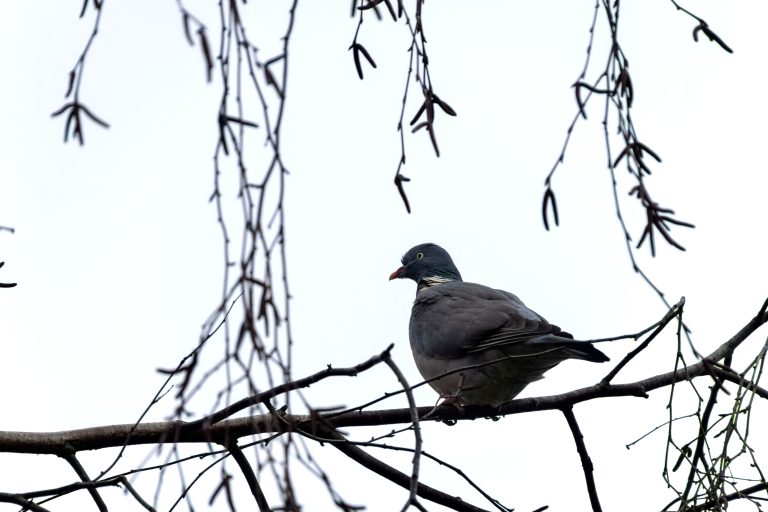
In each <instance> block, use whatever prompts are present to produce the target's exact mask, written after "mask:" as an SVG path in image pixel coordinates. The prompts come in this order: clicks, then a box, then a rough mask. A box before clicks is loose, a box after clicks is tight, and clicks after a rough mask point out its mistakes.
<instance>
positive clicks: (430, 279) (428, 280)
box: [416, 276, 456, 292]
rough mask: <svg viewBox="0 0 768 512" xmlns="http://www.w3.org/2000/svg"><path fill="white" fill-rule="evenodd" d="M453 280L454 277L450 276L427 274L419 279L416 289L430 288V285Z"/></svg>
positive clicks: (418, 290)
mask: <svg viewBox="0 0 768 512" xmlns="http://www.w3.org/2000/svg"><path fill="white" fill-rule="evenodd" d="M453 281H456V279H454V278H452V277H446V276H427V277H425V278H424V279H422V280H421V281H419V286H418V287H417V289H416V291H417V292H420V291H421V290H424V289H426V288H430V287H432V286H435V285H438V284H443V283H451V282H453Z"/></svg>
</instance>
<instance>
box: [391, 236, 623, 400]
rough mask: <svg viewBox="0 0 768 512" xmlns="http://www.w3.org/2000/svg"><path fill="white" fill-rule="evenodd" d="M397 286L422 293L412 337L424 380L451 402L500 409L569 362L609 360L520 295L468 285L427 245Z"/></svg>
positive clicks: (406, 264) (399, 274) (401, 272)
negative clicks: (412, 285)
mask: <svg viewBox="0 0 768 512" xmlns="http://www.w3.org/2000/svg"><path fill="white" fill-rule="evenodd" d="M402 264H403V266H402V267H400V268H398V269H397V270H395V271H394V272H393V273H392V275H390V276H389V279H390V280H392V279H398V278H408V279H413V280H414V281H415V282H416V284H417V285H418V286H417V289H416V300H415V301H414V302H413V309H412V311H411V322H410V327H409V335H410V339H411V350H412V351H413V358H414V360H415V361H416V366H417V367H418V369H419V372H421V375H422V376H423V377H424V379H426V380H429V379H433V378H435V377H437V376H439V375H442V374H444V373H446V372H453V373H451V374H450V375H447V376H445V377H443V378H440V379H436V380H432V381H430V382H429V384H430V385H431V386H432V387H433V388H434V389H435V391H437V392H438V393H440V395H441V396H443V397H444V398H446V399H448V400H449V401H450V402H451V403H454V404H456V405H458V406H461V405H489V406H499V405H501V404H504V403H506V402H509V401H510V400H512V399H513V398H515V396H517V394H518V393H520V392H521V391H522V390H523V388H525V386H527V385H528V384H530V383H531V382H533V381H535V380H539V379H541V378H542V377H543V374H544V372H546V371H547V370H549V369H550V368H553V367H554V366H556V365H557V364H558V363H560V362H561V361H564V360H565V359H569V358H572V359H584V360H586V361H592V362H595V363H602V362H604V361H608V357H607V356H606V355H605V354H603V353H602V352H600V351H599V350H598V349H596V348H595V347H593V346H592V345H591V344H590V343H588V342H584V341H575V340H574V339H573V336H571V335H570V334H569V333H567V332H565V331H562V330H560V328H559V327H557V326H556V325H552V324H550V323H549V322H547V321H546V320H545V319H544V318H543V317H542V316H541V315H539V314H538V313H536V312H534V311H533V310H531V309H528V308H527V307H526V306H525V304H523V302H522V301H521V300H520V299H518V298H517V296H515V295H513V294H511V293H509V292H505V291H504V290H496V289H493V288H489V287H487V286H483V285H481V284H475V283H467V282H464V281H462V279H461V274H459V270H458V269H457V268H456V265H454V264H453V260H452V259H451V256H450V255H449V254H448V252H447V251H446V250H445V249H443V248H442V247H440V246H438V245H435V244H430V243H427V244H421V245H417V246H416V247H414V248H412V249H411V250H409V251H408V252H407V253H405V256H403V258H402Z"/></svg>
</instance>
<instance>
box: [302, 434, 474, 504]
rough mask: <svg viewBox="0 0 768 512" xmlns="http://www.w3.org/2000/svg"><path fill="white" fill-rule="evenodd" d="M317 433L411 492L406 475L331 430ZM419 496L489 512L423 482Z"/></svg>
mask: <svg viewBox="0 0 768 512" xmlns="http://www.w3.org/2000/svg"><path fill="white" fill-rule="evenodd" d="M317 431H318V434H320V435H321V436H322V437H325V438H327V439H328V440H329V442H331V440H333V442H331V444H332V445H333V447H334V448H336V449H337V450H339V451H340V452H341V453H343V454H344V455H346V456H347V457H349V458H350V459H352V460H354V461H355V462H357V463H359V464H360V465H362V466H364V467H366V468H368V469H370V470H371V471H373V472H374V473H376V474H378V475H381V476H383V477H384V478H386V479H387V480H389V481H391V482H394V483H396V484H397V485H399V486H400V487H403V488H405V489H409V490H410V488H411V478H410V477H409V476H408V475H406V474H405V473H403V472H401V471H398V470H397V469H395V468H393V467H392V466H390V465H389V464H385V463H384V462H382V461H380V460H379V459H377V458H376V457H372V456H371V455H368V454H367V453H366V452H365V451H364V450H363V449H362V448H360V447H358V446H355V445H354V444H352V443H349V442H348V441H347V439H346V438H344V436H342V435H341V434H339V433H338V432H336V431H335V430H332V429H331V428H328V427H325V426H320V427H319V428H318V429H317ZM417 494H418V495H419V496H421V497H422V498H424V499H427V500H429V501H432V502H435V503H437V504H439V505H443V506H444V507H448V508H450V509H452V510H458V511H461V512H487V511H486V510H485V509H482V508H479V507H476V506H474V505H471V504H469V503H467V502H465V501H463V500H462V499H461V498H459V497H458V496H451V495H449V494H446V493H444V492H442V491H438V490H437V489H435V488H433V487H430V486H428V485H425V484H423V483H421V482H419V485H418V490H417Z"/></svg>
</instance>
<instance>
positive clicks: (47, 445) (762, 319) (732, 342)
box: [0, 307, 768, 455]
mask: <svg viewBox="0 0 768 512" xmlns="http://www.w3.org/2000/svg"><path fill="white" fill-rule="evenodd" d="M766 322H768V314H767V313H766V311H765V307H763V308H762V309H761V311H760V314H759V315H758V316H756V317H755V318H753V319H752V320H750V321H749V323H747V324H746V325H745V326H744V327H743V328H742V329H741V330H740V331H739V332H737V333H736V334H735V335H734V336H733V337H732V338H731V339H729V340H728V341H726V342H725V343H723V344H722V345H720V346H719V347H718V348H717V349H716V350H714V351H713V352H712V353H711V354H709V355H708V356H707V357H706V360H707V361H709V362H710V363H711V362H714V361H719V360H721V359H723V358H724V357H726V356H727V355H729V354H731V353H733V351H734V350H735V349H736V348H737V347H738V346H739V345H740V344H741V343H742V342H743V341H744V340H745V339H746V338H747V337H748V336H749V335H750V334H752V333H753V332H754V331H755V330H756V329H757V328H758V327H760V326H761V325H763V324H764V323H766ZM710 368H711V364H710ZM701 375H710V373H709V370H707V363H705V362H704V360H702V361H699V362H697V363H694V364H691V365H689V366H686V367H685V368H680V369H678V370H677V371H672V372H668V373H662V374H659V375H655V376H653V377H649V378H647V379H642V380H639V381H636V382H632V383H627V384H607V385H602V384H595V385H593V386H589V387H586V388H581V389H577V390H574V391H570V392H567V393H563V394H560V395H551V396H544V397H533V398H522V399H518V400H513V401H511V402H509V403H508V404H505V405H503V406H502V407H500V408H498V409H497V408H492V407H470V406H467V407H465V408H464V411H463V412H461V411H459V410H458V409H456V408H454V407H450V406H441V407H438V408H436V409H435V408H433V407H419V408H418V409H417V410H418V413H419V416H420V417H421V418H423V417H424V416H425V415H426V414H427V413H429V412H430V411H434V412H432V414H431V415H430V416H429V420H430V421H445V420H467V419H476V418H484V417H488V416H498V415H507V414H519V413H523V412H530V411H544V410H554V409H563V408H564V407H569V406H572V405H574V404H577V403H580V402H586V401H588V400H594V399H596V398H604V397H618V396H638V397H645V396H647V394H648V392H650V391H653V390H655V389H659V388H663V387H666V386H669V385H671V384H673V383H676V382H681V381H684V380H689V379H693V378H695V377H699V376H701ZM286 417H288V418H289V420H288V423H291V424H297V425H304V427H302V428H305V429H307V430H310V431H311V429H312V424H313V421H316V420H317V417H318V415H317V414H314V415H287V416H286ZM422 421H423V420H422ZM410 422H411V410H410V409H408V408H405V409H388V410H380V411H357V412H349V413H346V414H343V415H339V416H334V417H326V418H323V423H324V424H327V425H330V426H332V427H335V428H338V427H354V426H371V425H392V424H397V423H410ZM285 424H286V422H283V421H277V420H276V419H275V418H274V417H273V416H272V415H271V414H262V415H254V416H248V417H243V418H234V419H228V420H225V421H221V422H219V423H216V424H215V425H212V426H209V427H202V428H200V429H197V430H193V431H188V430H187V429H188V427H186V425H189V424H188V423H185V422H182V421H169V422H160V423H143V424H140V425H138V426H135V425H133V424H126V425H109V426H103V427H92V428H86V429H80V430H70V431H63V432H2V431H0V452H8V453H35V454H54V455H59V454H63V453H65V452H66V451H67V450H74V451H75V452H78V451H82V450H98V449H101V448H108V447H114V446H122V445H123V444H124V443H125V440H126V438H127V437H128V436H129V434H130V439H129V441H128V444H131V445H139V444H156V443H173V442H179V443H200V442H211V441H214V442H218V440H221V443H225V442H226V440H228V439H237V438H240V437H243V436H247V435H253V434H263V433H266V432H281V431H283V429H284V428H285ZM134 428H135V430H133V432H132V433H131V430H132V429H134Z"/></svg>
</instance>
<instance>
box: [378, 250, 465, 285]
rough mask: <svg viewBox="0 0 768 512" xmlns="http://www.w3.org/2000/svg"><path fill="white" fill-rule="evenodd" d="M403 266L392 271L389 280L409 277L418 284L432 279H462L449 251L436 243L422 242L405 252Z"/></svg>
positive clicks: (435, 280)
mask: <svg viewBox="0 0 768 512" xmlns="http://www.w3.org/2000/svg"><path fill="white" fill-rule="evenodd" d="M401 262H402V264H403V266H402V267H400V268H398V269H397V270H395V271H394V272H392V274H390V276H389V280H390V281H391V280H392V279H402V278H408V279H413V280H414V281H415V282H416V283H417V284H422V282H423V281H425V280H432V281H434V283H429V284H437V283H439V282H446V281H461V274H459V270H458V269H457V268H456V265H454V264H453V260H452V259H451V255H450V254H448V251H446V250H445V249H443V248H442V247H440V246H439V245H435V244H430V243H427V244H420V245H417V246H416V247H413V248H411V249H410V250H409V251H408V252H406V253H405V255H404V256H403V258H402V260H401Z"/></svg>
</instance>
